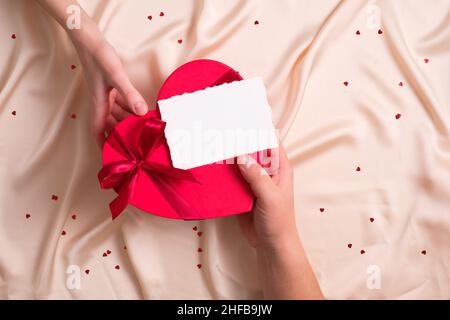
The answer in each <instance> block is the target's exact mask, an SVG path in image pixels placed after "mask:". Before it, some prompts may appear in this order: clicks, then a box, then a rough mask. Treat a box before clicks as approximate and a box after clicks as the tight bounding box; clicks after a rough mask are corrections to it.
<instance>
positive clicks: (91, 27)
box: [36, 0, 103, 48]
mask: <svg viewBox="0 0 450 320" xmlns="http://www.w3.org/2000/svg"><path fill="white" fill-rule="evenodd" d="M36 1H37V2H38V3H39V4H40V5H41V6H42V7H43V8H44V9H45V10H46V11H47V12H48V13H49V14H50V15H51V16H52V17H53V18H54V19H55V20H56V21H58V23H59V24H60V25H61V26H62V27H63V28H64V30H66V32H67V34H68V35H69V37H70V38H71V40H72V42H73V43H74V44H75V46H83V47H88V48H95V46H96V45H98V44H99V43H101V42H103V35H102V33H101V32H100V30H99V29H98V27H97V25H96V23H95V22H94V21H93V20H92V19H91V18H90V17H89V16H88V15H87V13H86V12H85V11H84V10H83V8H82V7H81V6H80V5H79V4H78V1H76V0H36ZM70 6H76V7H78V8H79V10H80V11H79V13H80V16H79V22H80V23H79V27H76V28H70V29H69V27H68V25H67V21H68V19H69V17H70V15H71V14H73V13H72V12H71V11H68V8H69V7H70Z"/></svg>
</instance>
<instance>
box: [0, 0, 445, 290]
mask: <svg viewBox="0 0 450 320" xmlns="http://www.w3.org/2000/svg"><path fill="white" fill-rule="evenodd" d="M81 5H82V6H83V8H85V10H86V11H87V12H88V13H89V15H90V16H91V17H92V18H93V19H94V20H95V21H96V22H97V23H98V25H99V28H100V29H101V30H102V32H103V33H104V35H105V37H106V38H107V39H108V41H109V42H110V43H111V44H112V45H113V47H114V48H115V49H116V50H117V52H118V54H119V55H120V57H121V59H122V61H123V63H124V65H125V68H126V71H127V73H128V74H129V76H130V79H131V81H132V82H133V83H134V84H135V86H136V87H137V89H138V90H139V91H140V92H141V93H142V94H143V95H144V97H145V99H146V100H147V102H148V103H149V104H150V105H151V106H154V105H155V99H156V95H157V93H158V90H159V88H160V87H161V85H162V83H163V81H164V80H165V79H166V77H167V76H168V75H169V74H170V73H171V72H172V71H173V70H174V69H175V68H176V67H178V66H180V65H181V64H183V63H185V62H187V61H190V60H194V59H200V58H208V59H214V60H219V61H222V62H224V63H225V64H227V65H229V66H231V67H232V68H234V69H235V70H238V71H239V73H240V74H241V75H242V76H243V77H244V78H251V77H256V76H261V77H262V78H263V80H264V83H265V85H266V87H267V90H268V99H269V102H270V104H271V106H272V110H273V118H274V122H275V124H276V126H277V128H279V130H280V135H281V137H282V138H283V143H284V146H285V148H286V150H287V153H288V156H289V158H290V160H291V162H292V165H293V166H294V169H295V186H294V192H295V206H296V215H297V225H298V230H299V234H300V236H301V238H302V241H303V244H304V247H305V250H306V251H307V254H308V256H309V258H310V261H311V264H312V266H313V269H314V271H315V273H316V275H317V277H318V280H319V282H320V285H321V287H322V289H323V292H324V294H325V296H326V297H327V298H329V299H333V298H344V299H384V298H392V299H419V298H425V299H431V298H437V299H449V298H450V282H449V274H450V270H449V262H450V252H449V248H448V246H449V243H450V241H449V240H450V236H449V234H450V139H449V137H450V114H449V113H450V105H449V102H450V90H449V83H450V72H449V70H450V58H449V57H450V45H449V44H450V28H449V25H450V2H449V1H448V0H430V1H424V0H423V1H420V0H419V1H418V0H402V1H392V0H379V1H363V0H359V1H357V0H347V1H345V0H343V1H339V0H317V1H309V0H280V1H270V0H267V1H261V0H248V1H237V0H233V1H228V0H227V1H225V0H223V1H221V0H211V1H206V0H205V1H200V0H198V1H194V0H190V1H167V0H154V1H144V0H141V1H138V0H133V1H131V0H130V1H119V0H110V1H106V0H102V1H100V0H96V1H94V0H83V1H81ZM161 13H163V14H161ZM0 26H1V28H0V48H1V49H0V298H2V299H20V298H31V299H162V298H168V299H174V298H185V299H219V298H222V299H240V298H242V299H250V298H261V297H262V291H261V287H262V286H261V281H260V279H259V278H258V277H259V276H258V274H257V272H255V270H257V265H256V264H257V261H256V257H255V252H254V250H253V249H252V248H251V247H250V246H249V245H248V244H247V242H246V241H245V239H244V238H243V236H242V234H241V232H240V230H239V227H238V224H237V223H236V220H235V217H226V218H220V219H215V220H206V221H175V220H169V219H164V218H160V217H156V216H152V215H148V214H146V213H143V212H141V211H139V210H138V209H136V208H133V207H132V206H128V207H127V209H126V210H125V211H124V212H123V213H122V214H121V215H120V216H119V217H117V218H116V219H115V220H114V221H111V217H110V212H109V208H108V203H109V202H110V201H111V200H113V199H114V198H115V197H116V194H115V193H114V191H112V190H110V191H104V190H100V187H99V185H98V181H97V172H98V171H99V169H100V168H101V154H100V150H99V149H98V148H97V146H96V144H95V142H94V139H93V138H92V136H91V133H90V119H91V107H90V101H89V99H90V98H89V96H88V93H87V88H86V84H85V82H84V80H83V75H82V73H83V70H82V66H81V64H80V62H79V60H78V57H77V54H76V52H75V50H74V47H73V46H72V44H71V42H70V41H69V39H68V37H67V35H66V33H65V31H64V30H63V29H62V28H60V27H59V26H58V25H57V24H56V22H54V21H53V20H52V19H51V18H50V17H49V16H48V15H47V14H46V13H44V12H43V11H42V9H41V8H40V7H39V6H37V5H36V4H35V3H34V1H31V0H17V1H9V0H0ZM13 35H14V36H13ZM199 248H201V250H199ZM71 276H75V277H76V279H78V280H79V281H78V282H73V281H72V280H73V278H70V277H71ZM68 279H69V280H70V281H68ZM74 284H75V285H74Z"/></svg>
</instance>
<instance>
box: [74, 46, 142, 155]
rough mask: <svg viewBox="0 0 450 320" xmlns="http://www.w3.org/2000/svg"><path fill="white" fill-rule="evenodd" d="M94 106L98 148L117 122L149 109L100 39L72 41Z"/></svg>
mask: <svg viewBox="0 0 450 320" xmlns="http://www.w3.org/2000/svg"><path fill="white" fill-rule="evenodd" d="M75 44H76V48H77V51H78V54H79V56H80V60H81V63H82V65H83V70H84V74H85V77H86V82H87V85H88V88H89V91H90V95H91V98H92V105H93V117H92V119H93V121H92V129H93V133H94V135H95V137H96V140H97V142H98V144H99V145H100V147H101V146H102V145H103V142H104V140H105V131H106V132H109V131H110V130H111V129H112V128H113V127H114V126H115V125H117V123H118V122H120V121H122V120H123V119H125V118H126V117H127V116H129V115H130V114H131V113H134V114H136V115H144V114H146V113H147V111H148V106H147V104H146V103H145V100H144V98H143V97H142V96H141V94H140V93H139V92H138V91H137V90H136V88H135V87H134V86H133V84H132V83H131V81H130V79H129V78H128V75H127V74H126V72H125V69H124V67H123V65H122V62H121V61H120V58H119V57H118V55H117V54H116V52H115V50H114V48H113V47H112V46H111V45H109V44H108V43H107V42H106V41H104V40H100V41H98V42H97V43H95V44H94V45H91V46H89V45H86V44H85V43H84V42H75Z"/></svg>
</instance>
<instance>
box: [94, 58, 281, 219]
mask: <svg viewBox="0 0 450 320" xmlns="http://www.w3.org/2000/svg"><path fill="white" fill-rule="evenodd" d="M240 80H242V77H241V76H240V75H239V74H238V73H237V72H236V71H234V70H233V69H231V68H230V67H228V66H226V65H224V64H222V63H220V62H217V61H213V60H196V61H192V62H190V63H187V64H185V65H183V66H181V67H180V68H178V69H177V70H176V71H175V72H173V73H172V74H171V75H170V76H169V78H168V79H167V80H166V82H165V83H164V84H163V86H162V88H161V90H160V92H159V96H158V101H159V103H158V108H157V110H153V111H149V112H148V113H147V114H146V115H145V116H143V117H137V116H129V117H128V118H127V119H125V120H124V121H122V122H121V123H120V124H119V125H117V126H116V127H115V128H114V130H113V131H112V132H111V133H110V135H109V136H108V138H107V140H106V142H105V145H104V148H103V168H102V169H101V171H100V172H99V180H100V184H101V186H102V188H113V189H114V190H115V191H116V192H117V193H118V196H117V198H116V199H114V200H113V201H112V202H111V204H110V208H111V212H112V216H113V218H115V217H117V216H118V215H119V214H120V213H121V212H122V211H123V210H124V209H125V207H126V206H127V204H131V205H134V206H135V207H137V208H140V209H142V210H144V211H146V212H148V213H151V214H155V215H158V216H163V217H167V218H174V219H186V220H188V219H206V218H214V217H221V216H227V215H232V214H238V213H244V212H248V211H250V210H251V209H252V205H253V200H254V196H253V194H252V193H251V191H250V189H249V187H248V185H247V183H246V182H245V180H244V179H243V178H242V176H241V174H240V172H239V169H238V167H237V164H236V162H235V161H232V162H230V161H226V162H225V163H218V161H220V160H227V159H230V158H231V159H233V160H235V159H234V158H235V157H236V156H238V155H240V154H244V153H252V152H258V151H263V150H265V149H270V148H274V147H277V145H278V142H277V138H276V135H275V131H274V128H273V125H272V122H271V114H270V107H269V105H268V103H267V98H266V97H265V91H264V86H263V84H262V81H261V80H260V79H251V80H245V81H242V82H241V83H239V82H235V81H240ZM223 84H225V85H223ZM221 85H222V86H221ZM233 98H235V99H234V100H233ZM237 98H239V99H237ZM160 114H161V115H162V116H163V120H164V121H162V120H161V117H160ZM166 122H167V123H166ZM198 127H201V128H203V130H206V131H204V132H203V133H200V137H199V136H197V137H195V130H197V129H198ZM245 129H250V130H254V131H255V132H256V134H257V136H253V137H249V136H248V135H247V132H246V131H245ZM208 130H210V132H211V130H212V132H214V133H215V134H213V135H212V136H213V137H216V139H215V140H214V139H212V138H210V139H206V140H205V139H203V138H204V137H205V135H204V133H205V132H207V131H208ZM225 131H227V133H228V134H231V141H232V144H233V147H231V148H230V145H231V143H230V140H229V139H228V140H227V139H223V138H224V135H223V134H224V132H225ZM261 132H262V133H263V134H262V135H261ZM180 133H182V134H180ZM258 133H259V135H258ZM166 138H167V140H166ZM208 140H209V141H208ZM166 141H167V142H166ZM211 142H212V143H211ZM193 146H195V148H193ZM205 150H207V151H209V152H205Z"/></svg>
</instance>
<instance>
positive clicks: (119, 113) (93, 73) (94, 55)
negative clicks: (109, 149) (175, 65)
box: [36, 0, 148, 146]
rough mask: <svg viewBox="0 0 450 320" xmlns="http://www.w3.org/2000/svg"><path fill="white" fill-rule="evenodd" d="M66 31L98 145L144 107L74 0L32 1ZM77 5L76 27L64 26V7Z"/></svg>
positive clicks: (65, 10) (102, 37) (65, 11)
mask: <svg viewBox="0 0 450 320" xmlns="http://www.w3.org/2000/svg"><path fill="white" fill-rule="evenodd" d="M36 1H37V2H38V3H39V4H40V5H41V6H42V7H43V8H44V9H45V10H46V11H47V12H48V13H49V14H50V15H51V16H52V17H54V18H55V19H56V21H58V23H59V24H60V25H61V26H62V27H63V28H64V29H65V30H66V31H67V34H68V35H69V37H70V39H71V40H72V42H73V44H74V46H75V48H76V50H77V52H78V56H79V57H80V61H81V64H82V66H83V71H84V76H85V78H86V82H87V87H88V89H89V91H90V95H91V98H92V105H93V107H94V108H93V117H92V120H93V121H92V129H93V133H94V135H95V137H96V140H97V142H98V144H99V145H100V146H101V145H103V142H104V140H105V132H108V131H110V130H111V129H112V128H113V127H114V126H115V125H116V124H117V123H118V122H120V121H122V120H123V119H125V118H126V117H127V116H128V115H130V113H134V114H137V115H144V114H145V113H147V111H148V106H147V104H146V102H145V100H144V98H143V97H142V95H141V94H140V93H139V92H138V91H137V90H136V88H135V87H134V86H133V84H132V83H131V81H130V79H129V78H128V75H127V74H126V72H125V69H124V67H123V65H122V62H121V61H120V58H119V57H118V55H117V54H116V52H115V50H114V48H113V47H112V46H111V45H110V44H109V43H108V42H107V41H106V39H105V38H104V36H103V34H102V33H101V32H100V30H99V29H98V27H97V25H96V24H95V22H94V21H93V20H92V19H91V18H90V17H89V16H88V15H87V14H86V12H84V10H83V9H82V8H81V6H79V4H78V2H77V1H75V0H36ZM71 5H77V6H79V7H80V10H81V16H80V29H72V30H69V29H68V28H67V26H66V20H67V18H68V13H67V8H68V7H69V6H71Z"/></svg>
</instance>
